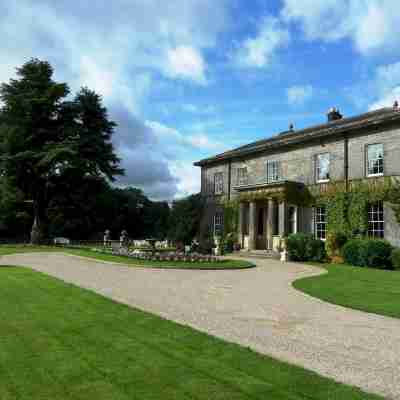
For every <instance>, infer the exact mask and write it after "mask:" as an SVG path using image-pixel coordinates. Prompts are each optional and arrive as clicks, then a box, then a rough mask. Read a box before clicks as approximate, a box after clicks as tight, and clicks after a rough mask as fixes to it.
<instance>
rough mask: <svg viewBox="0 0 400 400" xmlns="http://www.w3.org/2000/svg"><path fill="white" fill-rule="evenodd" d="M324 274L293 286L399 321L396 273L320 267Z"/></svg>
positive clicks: (399, 290)
mask: <svg viewBox="0 0 400 400" xmlns="http://www.w3.org/2000/svg"><path fill="white" fill-rule="evenodd" d="M322 266H323V267H324V268H326V270H327V271H328V273H327V274H324V275H319V276H314V277H309V278H303V279H299V280H297V281H295V282H294V283H293V286H294V287H295V288H296V289H299V290H301V291H303V292H305V293H307V294H309V295H311V296H314V297H318V298H319V299H322V300H325V301H328V302H330V303H334V304H339V305H341V306H344V307H349V308H355V309H357V310H362V311H367V312H370V313H375V314H382V315H386V316H390V317H395V318H400V272H399V271H386V270H378V269H371V268H359V267H353V266H350V265H343V264H331V265H330V264H325V265H324V264H322Z"/></svg>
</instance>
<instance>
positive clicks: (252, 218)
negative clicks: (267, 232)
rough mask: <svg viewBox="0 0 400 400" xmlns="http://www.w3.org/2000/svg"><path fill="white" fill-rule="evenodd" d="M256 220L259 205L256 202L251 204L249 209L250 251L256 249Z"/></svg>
mask: <svg viewBox="0 0 400 400" xmlns="http://www.w3.org/2000/svg"><path fill="white" fill-rule="evenodd" d="M256 218H257V205H256V202H255V201H251V202H250V208H249V250H255V249H256V239H257V236H256V225H257V224H256Z"/></svg>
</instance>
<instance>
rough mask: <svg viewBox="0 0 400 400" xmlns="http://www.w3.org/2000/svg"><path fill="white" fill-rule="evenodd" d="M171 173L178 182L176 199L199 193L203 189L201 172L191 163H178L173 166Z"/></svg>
mask: <svg viewBox="0 0 400 400" xmlns="http://www.w3.org/2000/svg"><path fill="white" fill-rule="evenodd" d="M171 172H172V174H173V175H174V176H176V178H177V180H178V192H177V194H176V196H175V197H176V198H180V197H185V196H188V195H190V194H193V193H199V192H200V188H201V178H200V177H201V170H200V168H199V167H195V166H193V164H192V163H190V162H182V161H177V162H175V163H172V164H171Z"/></svg>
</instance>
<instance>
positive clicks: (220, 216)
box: [214, 212, 224, 236]
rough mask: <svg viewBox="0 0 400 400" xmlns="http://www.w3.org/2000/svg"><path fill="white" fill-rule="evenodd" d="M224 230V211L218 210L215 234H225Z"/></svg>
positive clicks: (215, 215)
mask: <svg viewBox="0 0 400 400" xmlns="http://www.w3.org/2000/svg"><path fill="white" fill-rule="evenodd" d="M217 226H218V229H217ZM223 230H224V213H223V212H216V213H215V214H214V236H221V235H222V234H223Z"/></svg>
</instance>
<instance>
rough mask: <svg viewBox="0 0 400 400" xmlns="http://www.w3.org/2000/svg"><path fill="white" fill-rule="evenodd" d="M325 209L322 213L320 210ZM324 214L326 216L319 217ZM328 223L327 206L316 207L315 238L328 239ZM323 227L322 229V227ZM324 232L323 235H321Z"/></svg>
mask: <svg viewBox="0 0 400 400" xmlns="http://www.w3.org/2000/svg"><path fill="white" fill-rule="evenodd" d="M322 209H323V210H324V211H323V212H322V213H321V212H318V210H322ZM321 216H324V218H323V219H322V218H318V217H321ZM327 225H328V213H327V208H326V206H320V207H314V233H315V238H316V239H318V240H322V241H323V242H324V241H326V236H327ZM321 228H322V229H321ZM319 233H323V235H321V236H320V235H319Z"/></svg>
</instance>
